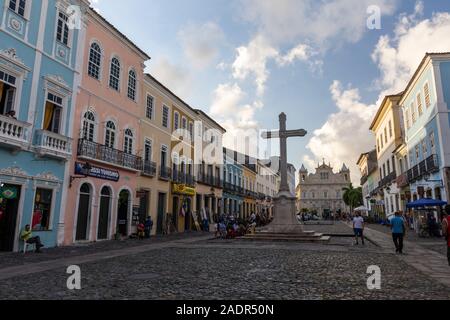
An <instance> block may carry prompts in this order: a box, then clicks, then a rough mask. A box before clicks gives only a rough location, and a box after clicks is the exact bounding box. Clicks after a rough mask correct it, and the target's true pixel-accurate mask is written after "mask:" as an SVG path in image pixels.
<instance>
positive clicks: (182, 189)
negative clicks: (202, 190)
mask: <svg viewBox="0 0 450 320" xmlns="http://www.w3.org/2000/svg"><path fill="white" fill-rule="evenodd" d="M172 190H173V192H174V193H179V194H184V195H186V196H195V194H196V193H195V189H194V188H190V187H187V186H186V185H184V184H176V183H174V184H172Z"/></svg>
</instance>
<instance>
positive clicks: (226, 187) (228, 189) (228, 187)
mask: <svg viewBox="0 0 450 320" xmlns="http://www.w3.org/2000/svg"><path fill="white" fill-rule="evenodd" d="M224 191H226V192H229V193H234V192H236V185H234V184H232V183H230V182H225V183H224Z"/></svg>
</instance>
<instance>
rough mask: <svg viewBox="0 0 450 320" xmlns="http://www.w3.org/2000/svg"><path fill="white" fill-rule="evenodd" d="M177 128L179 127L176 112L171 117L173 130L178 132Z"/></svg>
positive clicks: (178, 116)
mask: <svg viewBox="0 0 450 320" xmlns="http://www.w3.org/2000/svg"><path fill="white" fill-rule="evenodd" d="M179 127H180V115H179V114H178V112H175V113H174V115H173V128H174V129H175V130H178V128H179Z"/></svg>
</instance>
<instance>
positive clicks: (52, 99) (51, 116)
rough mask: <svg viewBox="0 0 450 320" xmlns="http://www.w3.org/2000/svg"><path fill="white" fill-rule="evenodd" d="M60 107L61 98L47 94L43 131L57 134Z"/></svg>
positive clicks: (59, 121) (61, 104) (60, 112)
mask: <svg viewBox="0 0 450 320" xmlns="http://www.w3.org/2000/svg"><path fill="white" fill-rule="evenodd" d="M62 106H63V99H62V98H61V97H59V96H57V95H54V94H52V93H48V94H47V101H46V103H45V113H44V127H43V130H45V131H50V132H54V133H58V134H59V132H60V124H61V114H62Z"/></svg>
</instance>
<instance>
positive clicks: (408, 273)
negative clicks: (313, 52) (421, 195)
mask: <svg viewBox="0 0 450 320" xmlns="http://www.w3.org/2000/svg"><path fill="white" fill-rule="evenodd" d="M314 227H316V228H315V229H316V230H319V229H321V230H320V232H325V231H326V230H328V228H330V229H329V230H331V231H330V233H331V232H335V233H338V231H339V233H341V234H343V233H345V234H351V229H350V228H349V227H348V226H346V225H345V224H343V223H339V224H338V225H334V226H329V227H326V226H308V227H307V228H308V229H309V228H311V229H314ZM373 232H374V233H373V235H369V238H370V237H373V239H371V240H372V241H371V242H368V243H367V244H366V246H364V247H363V246H354V245H353V240H352V238H351V237H334V238H332V240H331V242H330V243H329V244H327V245H321V244H299V243H287V242H286V243H270V242H252V241H242V240H218V239H216V240H213V239H212V236H211V235H205V234H191V235H187V236H186V235H174V236H170V237H168V238H165V239H164V238H161V239H152V240H150V241H147V242H138V241H131V240H130V241H125V242H123V243H117V242H104V243H100V244H94V245H91V246H86V247H84V248H61V249H52V250H49V251H48V252H47V253H44V254H43V255H41V256H37V255H34V254H32V253H31V254H28V255H26V256H25V257H24V256H23V255H21V254H7V255H1V256H0V261H1V264H0V275H1V276H0V299H30V298H31V299H214V300H218V299H352V300H354V299H420V300H424V299H450V285H446V283H445V281H440V279H438V278H433V277H431V276H430V275H429V274H428V273H424V272H423V271H421V270H420V267H417V266H416V267H415V266H414V262H415V260H414V259H418V260H420V259H421V258H420V256H416V255H414V254H411V255H409V256H407V257H409V258H411V259H413V261H412V262H411V261H409V260H407V259H405V258H403V257H402V258H401V257H398V256H396V255H394V254H393V253H392V250H390V249H389V248H388V247H387V246H388V244H389V237H388V235H386V234H383V233H380V232H377V231H373ZM375 232H376V233H375ZM368 233H369V234H370V233H371V231H368ZM71 250H72V254H70V252H71ZM424 250H425V249H424ZM423 254H429V255H430V254H434V255H436V256H434V258H436V259H437V260H436V263H441V260H440V258H441V257H440V256H439V254H438V253H436V252H433V251H430V250H427V251H424V253H423ZM4 257H5V258H6V259H3V258H4ZM444 261H445V260H444ZM74 264H75V265H79V266H80V267H81V279H82V280H81V281H82V283H81V285H82V290H79V291H70V290H68V289H67V288H66V281H67V277H68V276H69V275H68V274H66V268H67V266H69V265H74ZM370 265H378V266H379V267H380V268H381V271H382V283H381V290H373V291H370V290H368V289H367V285H366V282H367V278H368V276H369V275H368V274H367V273H366V272H367V267H368V266H370ZM445 273H446V274H447V279H450V268H449V267H448V265H446V264H442V266H441V276H442V274H444V275H445Z"/></svg>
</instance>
